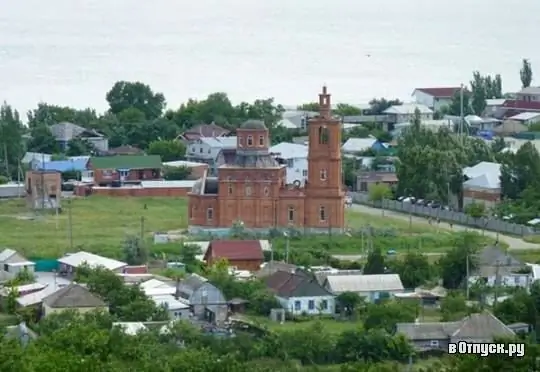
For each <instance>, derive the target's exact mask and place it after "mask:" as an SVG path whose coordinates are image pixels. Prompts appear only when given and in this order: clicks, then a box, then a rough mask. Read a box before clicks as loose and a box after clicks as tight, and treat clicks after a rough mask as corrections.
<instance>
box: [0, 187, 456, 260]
mask: <svg viewBox="0 0 540 372" xmlns="http://www.w3.org/2000/svg"><path fill="white" fill-rule="evenodd" d="M62 206H63V208H64V210H63V212H62V213H60V214H59V215H58V216H56V215H55V214H54V213H46V212H36V213H34V212H32V211H30V210H28V209H27V208H26V206H25V203H24V201H23V200H8V201H3V202H1V203H0V236H1V239H0V245H1V247H10V248H12V249H16V250H18V251H20V252H21V253H22V254H24V255H26V256H28V257H31V258H56V257H59V256H61V255H63V254H64V253H66V252H70V251H72V250H74V251H76V250H86V251H90V252H94V253H98V254H103V255H106V256H110V257H117V258H120V257H121V253H120V247H121V245H122V241H123V240H124V239H125V237H126V235H137V236H138V235H140V233H141V217H144V226H143V228H144V235H145V239H146V241H147V243H150V241H151V236H152V233H153V232H158V231H170V230H182V229H185V228H186V227H187V200H186V199H185V198H108V197H100V196H91V197H89V198H81V199H74V200H73V201H72V203H71V207H69V205H68V203H67V201H65V200H64V202H63V205H62ZM145 206H146V208H145ZM69 209H71V221H72V223H71V231H72V237H73V246H71V244H70V239H69V231H70V224H69V217H68V216H69V212H68V210H69ZM346 221H347V225H348V226H349V227H350V228H351V230H352V231H359V230H360V229H361V228H362V227H366V226H368V225H369V226H371V227H373V228H375V229H384V230H385V231H388V230H391V231H393V232H392V234H393V235H394V236H381V234H379V233H377V235H378V236H377V237H376V238H374V245H375V246H380V247H381V248H382V249H395V250H398V251H405V250H408V249H420V250H423V251H427V252H430V251H438V252H441V251H444V250H446V249H447V248H448V247H449V246H450V245H451V240H452V234H451V233H449V232H447V231H445V230H440V231H438V230H437V229H436V228H435V227H432V226H428V225H425V224H413V226H412V228H411V229H410V228H409V224H408V222H406V221H402V220H399V219H394V218H391V217H383V216H373V215H368V214H362V213H359V212H353V211H350V210H347V212H346ZM392 234H391V235H392ZM353 235H355V236H353V237H346V236H341V237H340V236H333V237H332V243H331V244H329V247H330V250H331V252H333V253H336V254H337V253H345V254H346V253H351V254H354V253H356V254H358V253H359V252H360V251H361V249H362V246H365V247H367V244H368V238H365V239H363V238H362V237H361V236H360V235H359V234H353ZM383 235H384V234H383ZM313 239H315V240H317V241H319V240H321V241H322V240H324V239H326V240H328V237H327V238H323V237H319V238H313ZM302 240H304V242H305V239H300V240H299V241H296V242H291V245H294V246H293V248H294V247H296V246H297V245H299V246H298V248H302V247H303V246H304V245H305V244H304V242H302ZM309 241H311V242H313V241H314V240H309ZM309 241H308V242H309ZM281 245H283V246H284V245H285V242H284V241H280V240H279V239H278V240H277V241H276V246H277V247H278V249H279V247H280V246H281ZM155 248H156V251H160V247H158V246H156V247H155Z"/></svg>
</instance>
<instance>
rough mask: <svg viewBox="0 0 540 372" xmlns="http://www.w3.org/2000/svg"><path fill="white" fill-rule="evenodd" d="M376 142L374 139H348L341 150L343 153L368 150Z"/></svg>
mask: <svg viewBox="0 0 540 372" xmlns="http://www.w3.org/2000/svg"><path fill="white" fill-rule="evenodd" d="M376 142H377V139H376V138H349V139H348V140H347V141H346V142H345V143H344V144H343V146H341V150H342V151H344V152H359V151H365V150H368V149H370V148H371V147H372V146H373V145H374V144H375V143H376Z"/></svg>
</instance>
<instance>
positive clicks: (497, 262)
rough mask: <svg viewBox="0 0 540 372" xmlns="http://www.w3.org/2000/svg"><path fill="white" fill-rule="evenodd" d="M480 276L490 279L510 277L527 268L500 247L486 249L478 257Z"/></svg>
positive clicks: (477, 273)
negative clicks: (501, 276)
mask: <svg viewBox="0 0 540 372" xmlns="http://www.w3.org/2000/svg"><path fill="white" fill-rule="evenodd" d="M477 260H478V269H477V272H476V273H475V274H476V275H478V276H481V277H485V278H488V277H490V276H494V275H497V273H498V274H499V275H509V274H512V273H514V272H515V271H517V270H519V269H521V268H523V267H525V264H523V263H522V262H521V261H519V260H517V259H516V258H514V257H513V256H511V255H510V254H508V253H506V252H505V251H504V250H502V249H500V248H498V247H486V248H484V249H482V250H481V251H480V253H479V254H478V256H477Z"/></svg>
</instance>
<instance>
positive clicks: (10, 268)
mask: <svg viewBox="0 0 540 372" xmlns="http://www.w3.org/2000/svg"><path fill="white" fill-rule="evenodd" d="M35 267H36V264H35V263H34V262H32V261H28V260H27V259H26V258H25V257H24V256H22V255H21V254H19V253H17V251H14V250H13V249H4V250H3V251H2V252H1V253H0V280H10V279H13V278H15V277H16V276H17V274H18V273H20V272H22V271H25V270H26V271H28V272H29V273H30V274H33V273H34V271H35Z"/></svg>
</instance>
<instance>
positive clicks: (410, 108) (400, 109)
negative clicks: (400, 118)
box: [383, 103, 433, 115]
mask: <svg viewBox="0 0 540 372" xmlns="http://www.w3.org/2000/svg"><path fill="white" fill-rule="evenodd" d="M416 109H418V110H420V113H421V114H433V110H431V109H430V108H429V107H427V106H426V105H420V104H416V103H405V104H403V105H395V106H391V107H389V108H387V109H386V110H384V111H383V113H384V114H398V115H413V114H414V112H415V111H416Z"/></svg>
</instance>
